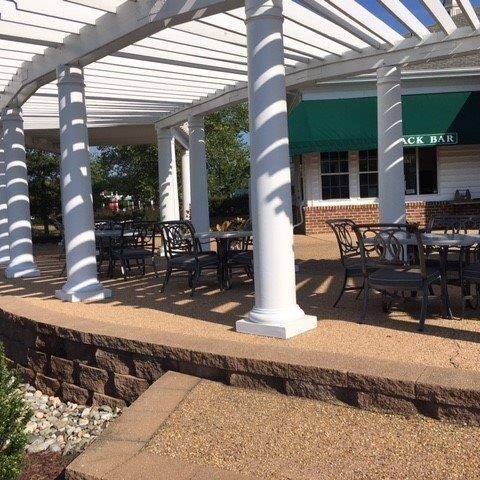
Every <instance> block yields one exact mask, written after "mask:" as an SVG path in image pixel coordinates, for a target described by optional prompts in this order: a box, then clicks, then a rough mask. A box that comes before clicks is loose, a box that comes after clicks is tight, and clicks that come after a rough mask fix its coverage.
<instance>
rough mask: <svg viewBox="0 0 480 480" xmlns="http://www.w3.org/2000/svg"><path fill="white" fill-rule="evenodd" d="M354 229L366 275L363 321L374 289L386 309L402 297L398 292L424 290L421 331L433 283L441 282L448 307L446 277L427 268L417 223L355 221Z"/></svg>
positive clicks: (444, 300)
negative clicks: (379, 295)
mask: <svg viewBox="0 0 480 480" xmlns="http://www.w3.org/2000/svg"><path fill="white" fill-rule="evenodd" d="M354 230H355V233H356V237H357V239H358V244H359V246H360V252H361V258H362V270H363V276H364V292H363V294H364V303H363V310H362V314H361V319H360V323H363V322H364V321H365V318H366V315H367V307H368V298H369V292H370V290H371V289H374V290H377V291H379V292H381V293H382V297H383V298H382V300H383V309H384V311H385V312H388V311H389V310H390V307H391V306H392V302H393V300H395V299H396V298H401V297H399V296H398V295H397V292H398V291H401V292H404V291H410V292H412V291H417V292H418V291H421V292H422V294H423V296H422V309H421V315H420V325H419V330H420V331H423V330H424V328H425V320H426V318H427V312H428V300H429V291H430V287H431V285H432V284H433V283H436V282H440V283H441V287H442V300H443V308H444V310H445V312H446V311H447V304H446V302H447V300H446V288H447V284H446V282H445V278H444V277H443V275H442V270H441V268H427V266H426V256H425V248H424V246H423V243H422V239H421V234H420V231H419V229H418V227H417V226H415V225H409V224H369V225H356V226H355V227H354ZM373 267H375V269H373ZM387 298H389V299H390V301H387Z"/></svg>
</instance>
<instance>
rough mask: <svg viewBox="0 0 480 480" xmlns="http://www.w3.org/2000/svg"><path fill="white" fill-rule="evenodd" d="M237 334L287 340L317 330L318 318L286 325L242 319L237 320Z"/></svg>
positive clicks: (309, 316)
mask: <svg viewBox="0 0 480 480" xmlns="http://www.w3.org/2000/svg"><path fill="white" fill-rule="evenodd" d="M235 327H236V329H237V332H240V333H249V334H251V335H260V336H263V337H273V338H282V339H284V340H286V339H287V338H291V337H295V336H296V335H300V334H301V333H304V332H308V330H313V329H314V328H317V317H314V316H313V315H305V316H304V317H302V318H299V319H298V320H295V321H294V322H288V323H286V324H280V323H279V324H278V325H275V324H265V323H257V322H252V321H251V320H248V318H247V319H242V320H237V322H236V323H235Z"/></svg>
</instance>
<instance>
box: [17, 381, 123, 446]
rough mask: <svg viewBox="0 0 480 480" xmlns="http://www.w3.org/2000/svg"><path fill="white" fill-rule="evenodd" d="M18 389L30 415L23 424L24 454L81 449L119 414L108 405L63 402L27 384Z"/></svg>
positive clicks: (118, 411)
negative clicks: (24, 433)
mask: <svg viewBox="0 0 480 480" xmlns="http://www.w3.org/2000/svg"><path fill="white" fill-rule="evenodd" d="M22 390H23V392H24V397H25V400H26V402H27V404H28V405H29V406H30V408H31V409H32V418H31V419H30V421H29V422H28V423H27V426H26V431H27V433H28V435H29V438H28V446H27V452H28V453H39V452H44V451H50V452H62V453H63V454H64V455H66V454H69V453H78V452H81V451H82V450H84V449H85V448H86V447H87V446H88V445H89V444H90V443H91V442H93V441H94V440H95V439H96V438H97V436H98V435H99V434H100V433H101V432H102V430H103V429H104V428H105V427H107V426H108V424H109V422H110V421H112V420H114V419H115V418H116V417H118V415H120V413H121V411H120V409H118V408H116V409H112V408H111V407H109V406H108V405H102V406H99V407H86V406H84V405H77V404H76V403H71V402H67V403H63V402H62V401H61V400H60V399H59V398H58V397H53V396H50V397H49V396H48V395H44V394H43V393H42V392H41V391H40V390H36V389H35V388H34V387H32V386H31V385H28V384H25V385H22Z"/></svg>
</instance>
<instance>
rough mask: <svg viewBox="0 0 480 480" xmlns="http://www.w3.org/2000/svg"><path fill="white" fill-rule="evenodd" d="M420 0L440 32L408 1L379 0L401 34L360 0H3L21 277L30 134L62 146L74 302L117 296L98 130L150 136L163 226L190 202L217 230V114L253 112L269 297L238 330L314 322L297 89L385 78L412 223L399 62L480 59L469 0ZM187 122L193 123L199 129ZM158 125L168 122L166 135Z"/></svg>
mask: <svg viewBox="0 0 480 480" xmlns="http://www.w3.org/2000/svg"><path fill="white" fill-rule="evenodd" d="M457 2H458V6H459V7H460V8H461V10H462V12H463V14H464V16H465V17H466V19H467V21H468V24H467V26H464V27H457V25H456V24H455V23H454V21H453V20H452V18H451V17H450V15H449V14H448V12H447V10H446V9H445V7H444V6H443V4H442V1H441V0H418V3H419V4H421V5H422V7H423V8H425V9H426V10H427V11H428V12H429V14H430V16H431V18H432V23H436V24H438V26H439V28H435V31H432V30H431V29H429V28H427V26H426V25H424V24H423V23H422V22H421V21H419V19H418V18H417V17H416V16H415V15H414V14H413V13H412V11H410V10H409V9H408V8H407V7H406V6H405V4H404V3H402V1H400V0H378V4H379V8H382V9H385V10H387V11H388V12H390V14H391V16H392V17H394V18H395V19H396V20H397V21H398V22H399V23H400V24H401V25H403V27H404V29H405V32H402V33H399V32H398V31H397V30H395V29H394V28H392V27H391V26H390V25H389V24H387V23H385V22H384V21H382V20H381V19H380V18H379V17H377V16H376V15H375V14H374V13H372V12H371V11H369V10H367V9H366V8H364V7H363V6H362V5H361V4H360V3H359V2H358V1H356V0H295V1H294V0H283V2H282V0H43V1H41V2H39V1H38V0H0V89H1V94H0V105H1V108H2V117H1V122H2V125H3V139H2V142H3V148H2V149H0V256H1V260H3V262H4V263H7V264H8V266H7V269H6V276H7V277H10V278H12V277H13V278H17V277H28V276H35V275H39V271H38V269H37V267H36V265H35V260H34V258H33V254H32V240H31V224H30V212H29V196H28V182H27V169H26V162H25V143H26V140H27V142H28V143H29V144H31V145H34V146H38V147H41V148H46V149H55V148H58V145H57V143H58V140H57V138H59V148H60V152H61V187H62V211H63V222H64V229H65V242H66V258H67V277H68V279H67V282H66V284H65V285H64V286H63V288H62V289H61V290H59V291H57V297H59V298H61V299H63V300H68V301H82V300H94V299H102V298H105V297H108V296H110V295H111V292H110V291H108V290H107V289H105V288H104V287H103V286H102V284H101V283H100V282H99V280H98V278H97V272H96V262H95V235H94V220H93V205H92V197H91V179H90V159H89V152H88V147H89V134H90V137H91V138H93V141H94V142H96V143H97V144H101V143H105V144H108V143H120V142H121V141H122V140H123V141H124V142H126V143H128V142H129V141H131V142H132V143H142V142H144V143H145V142H149V141H152V140H153V138H154V132H155V131H156V138H157V142H158V152H159V159H158V160H159V183H160V190H161V195H160V197H161V205H160V209H161V211H160V214H161V218H162V220H172V219H177V218H179V206H178V193H177V185H176V174H175V172H176V163H175V149H174V148H173V147H174V142H175V141H179V142H180V143H181V144H182V145H183V146H185V147H186V148H187V153H186V154H185V156H184V158H183V159H182V169H183V175H182V177H183V179H184V182H183V185H182V188H183V191H184V198H186V199H187V200H186V202H185V204H184V206H183V207H184V211H185V210H186V209H187V208H188V206H189V205H190V206H191V216H192V221H193V223H194V225H195V227H196V229H197V230H198V231H205V230H208V229H209V216H208V192H207V170H206V155H205V134H204V115H205V114H207V113H209V112H212V111H215V110H218V109H220V108H223V107H225V106H227V105H231V104H234V103H238V102H242V101H246V100H248V102H249V107H250V148H251V192H252V202H251V203H252V212H251V213H252V220H253V231H254V241H255V251H254V264H255V306H254V308H253V310H252V311H251V312H250V313H249V314H248V315H247V317H246V318H245V319H244V320H241V321H239V322H237V330H238V331H241V332H245V333H253V334H259V335H268V336H274V337H280V338H288V337H291V336H293V335H296V334H298V333H301V332H304V331H306V330H309V329H312V328H314V327H315V326H316V319H315V318H313V317H310V316H307V315H305V313H304V312H303V311H302V309H301V308H300V307H299V306H298V304H297V301H296V284H295V266H294V254H293V232H292V214H291V208H292V205H291V195H290V185H291V179H290V165H289V148H288V130H287V95H288V93H293V94H295V92H296V91H297V90H298V89H301V88H303V87H305V86H308V85H312V84H315V83H317V82H320V81H326V80H330V81H331V80H335V79H339V78H342V77H343V78H345V77H352V76H356V75H360V74H366V73H376V74H377V79H378V82H377V83H378V100H379V101H378V120H379V122H378V126H379V131H378V135H379V152H378V153H379V158H378V161H379V165H378V170H379V185H380V192H379V203H380V218H381V221H384V222H401V221H404V219H405V198H404V187H403V182H400V181H398V178H402V176H403V137H402V135H403V132H402V108H401V106H402V104H401V101H402V99H401V68H402V67H403V66H405V65H409V64H415V63H419V62H421V63H424V62H425V61H428V60H436V59H442V58H449V57H451V56H455V55H466V54H470V53H473V52H476V51H477V50H478V48H479V46H480V30H479V27H480V22H479V19H478V17H477V14H476V13H475V10H474V8H473V7H472V4H471V3H470V0H457ZM186 122H188V127H186V126H185V124H186ZM154 127H155V129H154Z"/></svg>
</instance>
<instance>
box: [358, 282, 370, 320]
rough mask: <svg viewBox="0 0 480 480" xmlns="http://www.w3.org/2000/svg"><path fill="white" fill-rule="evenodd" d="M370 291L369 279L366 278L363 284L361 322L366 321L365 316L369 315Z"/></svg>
mask: <svg viewBox="0 0 480 480" xmlns="http://www.w3.org/2000/svg"><path fill="white" fill-rule="evenodd" d="M369 293H370V286H369V285H368V280H365V282H364V284H363V310H362V316H361V317H360V322H359V323H365V318H366V317H367V307H368V294H369Z"/></svg>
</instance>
